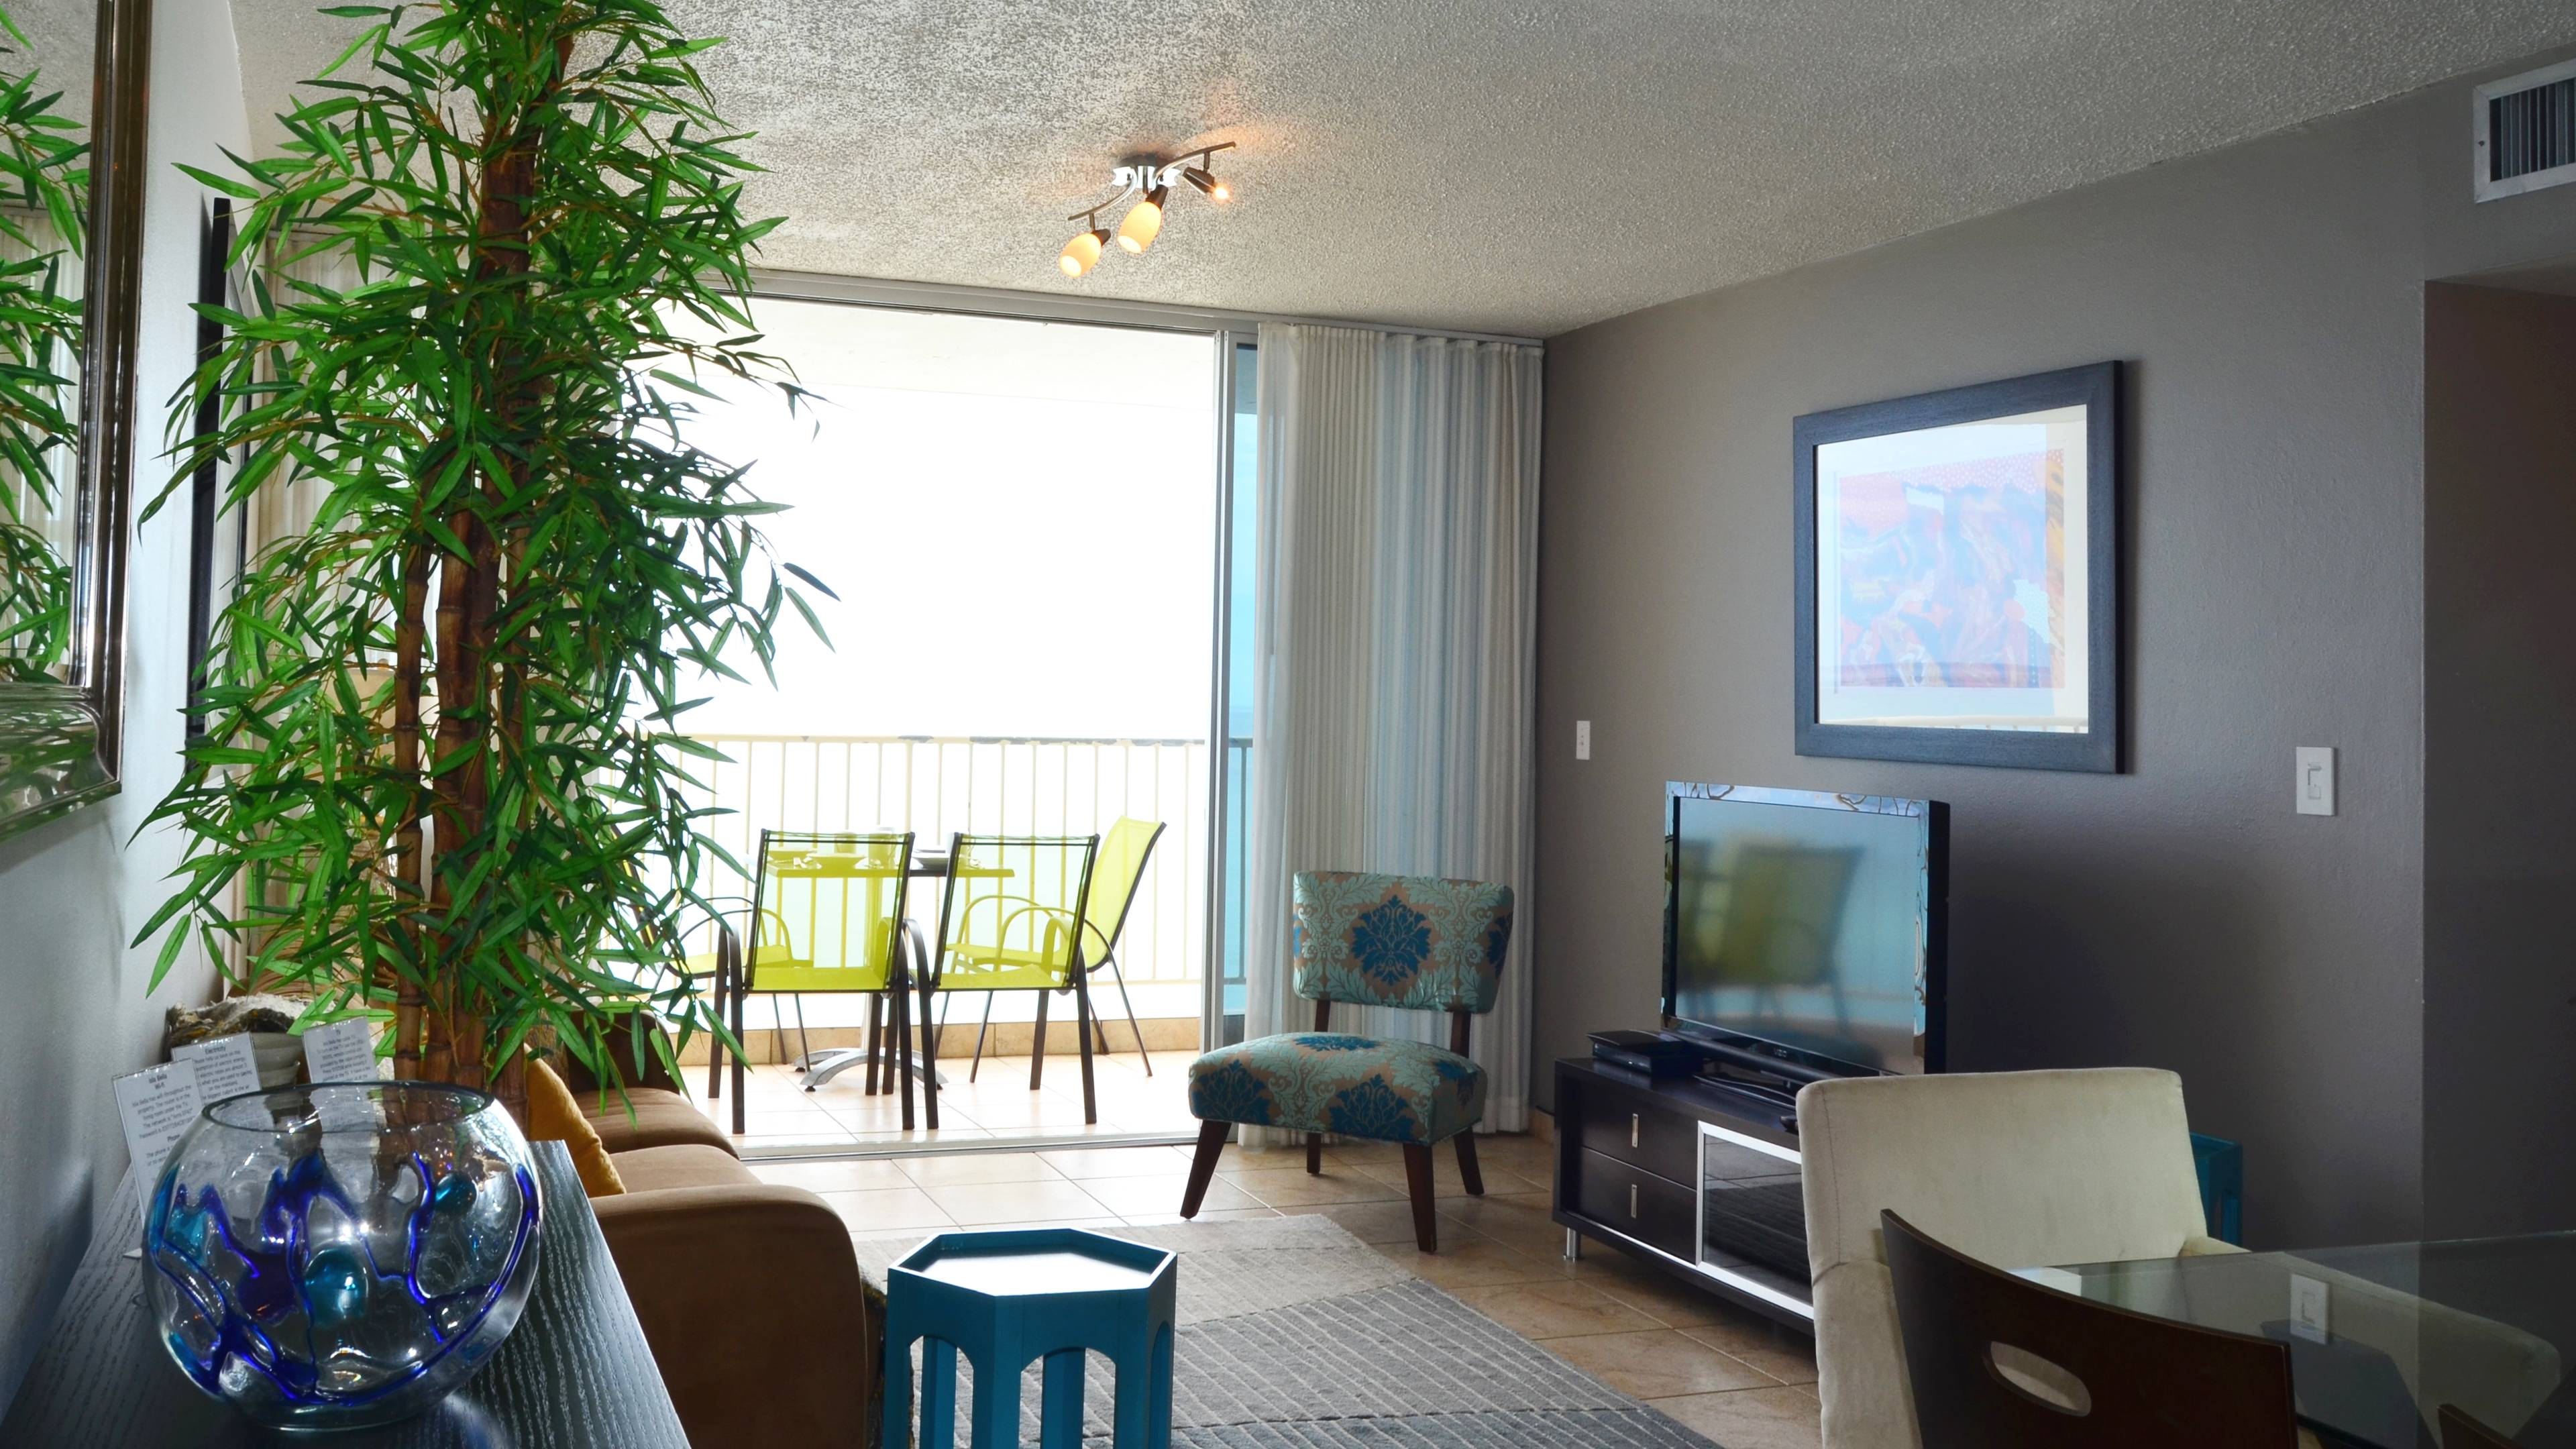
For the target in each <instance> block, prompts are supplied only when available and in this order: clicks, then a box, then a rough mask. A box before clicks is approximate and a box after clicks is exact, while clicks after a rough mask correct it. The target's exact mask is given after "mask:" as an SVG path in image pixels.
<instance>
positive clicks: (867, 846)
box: [731, 830, 913, 1129]
mask: <svg viewBox="0 0 2576 1449" xmlns="http://www.w3.org/2000/svg"><path fill="white" fill-rule="evenodd" d="M912 840H913V837H912V834H911V832H909V831H904V832H893V831H887V832H881V833H875V834H812V833H803V832H794V831H784V830H763V831H761V832H760V855H759V860H758V863H757V865H756V866H755V873H754V876H753V883H752V911H751V929H750V945H749V947H748V949H746V950H745V951H744V952H743V953H742V960H741V964H740V966H739V967H738V968H736V969H737V970H738V972H739V979H738V980H737V981H736V982H734V983H733V989H732V993H731V995H732V1000H733V1018H734V1019H733V1027H734V1037H735V1040H736V1042H737V1043H738V1042H739V1041H740V1040H741V1037H742V1026H743V1023H742V1003H743V998H745V997H747V996H755V995H760V996H769V997H771V998H773V1003H772V1008H771V1018H772V1020H778V1019H779V1018H778V1013H777V1010H776V1006H775V1001H774V998H776V997H778V996H782V995H785V996H795V997H796V998H797V1003H796V1017H797V1027H798V1030H799V1032H800V1034H801V1033H802V1031H803V1028H804V1018H805V1003H804V999H803V997H804V993H806V992H825V993H833V992H837V993H857V994H866V995H869V996H872V997H874V998H876V1000H875V1001H874V1002H872V1003H871V1011H870V1031H869V1041H868V1045H867V1047H866V1053H867V1057H868V1061H869V1069H868V1091H870V1092H871V1093H873V1092H875V1091H877V1090H878V1087H879V1073H878V1064H879V1061H880V1059H881V1058H882V1056H883V1053H884V1040H883V1037H884V1033H883V1030H882V1027H881V1026H880V1025H879V1023H880V1020H881V1017H882V1016H883V1015H884V1014H887V1011H888V1008H891V1015H892V1016H893V1019H894V1020H893V1032H892V1036H893V1043H892V1049H893V1055H892V1060H891V1062H890V1063H888V1066H889V1068H890V1069H889V1070H888V1071H887V1072H886V1073H885V1075H884V1079H883V1080H884V1086H885V1087H886V1088H887V1089H888V1090H894V1089H897V1088H898V1087H899V1089H900V1090H901V1091H902V1093H903V1125H904V1126H905V1128H906V1129H909V1128H910V1127H911V1126H912V1087H911V1081H910V1074H909V1068H910V1065H911V1036H912V1018H911V1006H910V998H909V994H908V989H909V987H910V986H911V984H912V973H911V972H910V971H909V970H908V969H907V967H906V960H905V956H906V953H905V950H904V946H903V937H904V929H903V928H904V906H905V893H906V885H907V883H908V877H909V873H910V869H911V864H912ZM782 1024H783V1023H782ZM800 1041H801V1042H802V1044H803V1045H805V1046H806V1047H807V1048H808V1049H807V1050H806V1052H805V1053H804V1054H803V1055H802V1056H800V1057H799V1058H798V1065H799V1066H800V1067H802V1068H804V1069H805V1070H806V1071H807V1073H808V1083H807V1089H808V1090H811V1089H812V1088H813V1087H814V1086H816V1085H819V1084H820V1083H821V1082H822V1081H823V1080H826V1079H828V1077H829V1075H830V1073H831V1072H833V1071H837V1070H839V1069H840V1067H841V1066H842V1065H845V1064H846V1059H848V1058H850V1057H851V1056H853V1055H854V1054H853V1053H851V1052H848V1051H843V1052H827V1053H821V1054H817V1053H815V1052H814V1051H812V1050H811V1045H812V1044H811V1042H810V1041H803V1040H802V1038H801V1035H800ZM827 1058H828V1059H832V1060H828V1061H827V1060H826V1059H827ZM817 1068H825V1069H826V1070H824V1071H823V1072H822V1074H821V1075H815V1071H816V1069H817ZM742 1071H743V1062H742V1058H741V1055H740V1054H739V1053H736V1054H735V1056H734V1071H733V1076H734V1092H735V1097H734V1101H735V1103H736V1110H737V1112H739V1110H740V1104H741V1101H742V1097H741V1092H742Z"/></svg>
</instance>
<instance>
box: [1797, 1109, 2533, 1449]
mask: <svg viewBox="0 0 2576 1449" xmlns="http://www.w3.org/2000/svg"><path fill="white" fill-rule="evenodd" d="M1798 1138H1799V1144H1800V1148H1801V1152H1802V1155H1803V1156H1804V1157H1805V1159H1806V1197H1807V1258H1808V1266H1809V1268H1810V1269H1811V1270H1812V1272H1813V1273H1814V1275H1815V1304H1816V1366H1817V1370H1818V1380H1819V1382H1818V1384H1817V1391H1818V1393H1819V1395H1820V1396H1821V1397H1822V1398H1823V1399H1824V1403H1825V1410H1824V1438H1825V1449H1921V1444H1922V1439H1921V1437H1920V1436H1919V1435H1918V1434H1917V1433H1916V1431H1915V1427H1914V1404H1913V1399H1912V1396H1911V1394H1910V1393H1909V1392H1908V1390H1907V1387H1906V1378H1905V1354H1904V1347H1903V1344H1902V1342H1901V1341H1900V1340H1899V1338H1898V1336H1897V1326H1896V1295H1895V1291H1894V1288H1893V1286H1892V1284H1891V1281H1890V1279H1889V1277H1888V1271H1887V1257H1886V1252H1885V1249H1884V1246H1883V1244H1882V1242H1881V1240H1880V1237H1879V1216H1878V1215H1879V1213H1880V1211H1881V1210H1882V1209H1888V1208H1893V1209H1895V1211H1896V1212H1897V1213H1898V1214H1899V1215H1901V1216H1902V1217H1904V1218H1905V1219H1906V1220H1907V1221H1908V1222H1911V1223H1913V1224H1914V1225H1915V1226H1917V1227H1919V1228H1921V1229H1922V1230H1923V1231H1925V1232H1927V1233H1930V1234H1932V1235H1933V1236H1935V1237H1937V1238H1939V1239H1941V1240H1942V1241H1943V1242H1945V1243H1947V1244H1949V1245H1950V1246H1952V1247H1954V1248H1956V1249H1958V1250H1959V1251H1960V1252H1962V1253H1965V1254H1967V1255H1968V1256H1970V1257H1972V1258H1977V1259H1979V1260H1981V1261H1984V1262H1987V1263H1991V1264H1993V1265H1995V1266H1997V1267H2001V1268H2026V1267H2037V1266H2043V1265H2064V1264H2074V1263H2105V1262H2114V1261H2120V1260H2127V1259H2137V1258H2164V1257H2176V1256H2188V1255H2192V1254H2198V1253H2232V1252H2236V1251H2238V1250H2237V1249H2235V1248H2232V1247H2230V1246H2228V1245H2227V1244H2225V1243H2222V1242H2220V1241H2218V1240H2217V1239H2215V1238H2211V1237H2208V1236H2205V1220H2204V1219H2203V1217H2202V1215H2201V1202H2200V1186H2199V1180H2198V1177H2197V1175H2196V1174H2195V1173H2194V1171H2193V1168H2192V1160H2191V1132H2190V1128H2189V1127H2188V1126H2187V1125H2186V1122H2185V1119H2184V1116H2183V1102H2182V1079H2181V1078H2180V1077H2177V1076H2175V1075H2174V1074H2173V1073H2171V1072H2162V1071H2151V1070H2147V1069H2144V1068H2128V1067H2122V1068H2112V1069H2105V1070H2096V1071H2064V1072H1995V1073H1961V1074H1957V1075H1951V1076H1926V1077H1863V1078H1854V1079H1849V1080H1843V1081H1831V1082H1818V1083H1816V1084H1814V1085H1813V1086H1810V1087H1808V1088H1806V1089H1805V1090H1804V1091H1801V1092H1800V1093H1799V1094H1798ZM2317 1276H2319V1277H2322V1278H2325V1279H2326V1280H2327V1281H2328V1283H2329V1285H2330V1286H2331V1287H2332V1289H2333V1292H2334V1302H2335V1310H2334V1311H2335V1317H2336V1324H2337V1328H2336V1332H2337V1333H2338V1334H2339V1335H2340V1334H2349V1335H2350V1336H2352V1337H2355V1338H2358V1339H2360V1340H2361V1341H2363V1342H2366V1343H2372V1344H2376V1345H2380V1346H2383V1347H2384V1348H2387V1349H2389V1350H2391V1351H2392V1357H2393V1358H2394V1359H2395V1361H2396V1363H2397V1366H2398V1369H2399V1372H2400V1373H2401V1374H2402V1375H2404V1376H2405V1378H2406V1380H2407V1387H2408V1388H2409V1389H2410V1390H2412V1389H2413V1388H2414V1387H2415V1384H2416V1381H2417V1378H2418V1376H2419V1373H2420V1371H2421V1370H2422V1368H2423V1367H2424V1366H2425V1365H2428V1364H2433V1363H2436V1362H2439V1363H2441V1364H2443V1365H2445V1371H2444V1372H2443V1373H2442V1374H2441V1375H2440V1377H2441V1381H2442V1382H2444V1383H2446V1384H2450V1385H2454V1386H2457V1387H2459V1388H2460V1389H2461V1390H2462V1392H2461V1393H2460V1394H2459V1395H2456V1397H2460V1398H2462V1399H2464V1400H2465V1401H2466V1402H2464V1403H2463V1407H2466V1408H2469V1409H2470V1410H2471V1411H2472V1412H2476V1413H2478V1414H2479V1415H2480V1416H2481V1417H2482V1418H2485V1419H2486V1420H2487V1421H2488V1422H2490V1423H2509V1424H2518V1423H2521V1422H2522V1420H2523V1419H2524V1418H2525V1417H2527V1416H2528V1415H2529V1414H2530V1413H2531V1411H2532V1409H2533V1408H2534V1407H2536V1406H2537V1405H2538V1404H2539V1403H2540V1402H2541V1400H2542V1399H2544V1398H2546V1397H2547V1396H2548V1394H2549V1392H2550V1390H2551V1388H2552V1387H2553V1386H2554V1385H2555V1384H2556V1383H2557V1382H2558V1376H2559V1375H2558V1356H2557V1353H2556V1351H2555V1350H2553V1349H2551V1348H2550V1347H2549V1345H2548V1344H2547V1343H2545V1342H2543V1341H2541V1340H2539V1339H2537V1338H2534V1337H2532V1336H2531V1335H2529V1334H2526V1333H2523V1332H2521V1331H2520V1330H2517V1329H2514V1328H2510V1327H2507V1326H2505V1325H2503V1324H2499V1323H2494V1322H2490V1321H2488V1320H2486V1319H2482V1318H2477V1317H2474V1316H2472V1315H2470V1314H2465V1313H2459V1312H2455V1311H2453V1310H2451V1309H2447V1308H2443V1307H2441V1306H2440V1305H2438V1304H2433V1303H2427V1302H2425V1301H2423V1300H2421V1299H2417V1298H2412V1297H2409V1296H2407V1295H2405V1294H2403V1293H2398V1292H2395V1291H2393V1290H2390V1289H2387V1288H2384V1287H2380V1286H2378V1285H2376V1284H2369V1283H2363V1282H2361V1281H2359V1280H2357V1279H2353V1278H2349V1277H2347V1276H2345V1275H2343V1274H2339V1273H2332V1272H2328V1271H2325V1270H2319V1271H2318V1273H2317ZM2212 1288H2213V1290H2216V1291H2224V1290H2223V1289H2221V1288H2220V1286H2219V1285H2218V1284H2216V1283H2213V1284H2212ZM2201 1306H2202V1307H2203V1309H2204V1310H2208V1309H2212V1308H2215V1307H2216V1306H2217V1305H2201ZM2287 1309H2288V1304H2287V1303H2285V1302H2278V1303H2276V1302H2269V1301H2266V1302H2261V1303H2255V1302H2247V1303H2245V1304H2243V1305H2236V1306H2232V1307H2231V1308H2230V1310H2229V1311H2230V1313H2231V1315H2232V1316H2235V1317H2238V1318H2241V1319H2242V1320H2243V1321H2242V1322H2240V1323H2237V1324H2234V1325H2231V1326H2233V1327H2236V1328H2238V1329H2239V1330H2240V1331H2245V1332H2254V1331H2258V1330H2259V1327H2260V1325H2261V1324H2262V1323H2263V1322H2264V1321H2265V1320H2267V1319H2278V1318H2281V1317H2284V1316H2285V1315H2286V1312H2287ZM2031 1347H2034V1348H2036V1347H2039V1346H2038V1345H2032V1346H2031ZM2464 1365H2473V1366H2474V1368H2473V1369H2469V1370H2465V1371H2464V1369H2463V1367H2462V1366H2464ZM2040 1368H2041V1369H2042V1371H2043V1373H2044V1371H2045V1365H2042V1366H2040ZM2029 1387H2032V1388H2033V1389H2034V1390H2035V1391H2038V1392H2041V1393H2043V1394H2045V1393H2046V1391H2047V1384H2046V1382H2045V1380H2044V1378H2043V1380H2042V1381H2041V1382H2038V1383H2034V1384H2031V1385H2029ZM2303 1442H2304V1441H2303Z"/></svg>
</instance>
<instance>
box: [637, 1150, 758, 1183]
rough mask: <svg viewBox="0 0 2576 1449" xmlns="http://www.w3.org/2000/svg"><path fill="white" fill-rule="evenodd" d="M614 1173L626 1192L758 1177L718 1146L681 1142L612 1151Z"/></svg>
mask: <svg viewBox="0 0 2576 1449" xmlns="http://www.w3.org/2000/svg"><path fill="white" fill-rule="evenodd" d="M611 1160H612V1161H614V1162H615V1163H616V1164H617V1176H618V1178H619V1179H620V1180H621V1181H623V1182H624V1183H625V1184H626V1190H627V1191H628V1192H630V1193H637V1192H655V1191H658V1190H660V1189H663V1188H671V1187H739V1186H742V1185H744V1184H746V1183H758V1182H759V1181H760V1179H759V1178H758V1177H756V1176H754V1175H753V1174H752V1171H751V1169H750V1168H748V1167H745V1166H743V1165H742V1160H741V1159H740V1158H738V1157H735V1156H734V1155H733V1154H732V1153H730V1152H727V1151H725V1150H724V1149H723V1148H721V1147H709V1146H706V1145H704V1144H703V1143H696V1142H683V1143H679V1144H677V1145H675V1146H671V1147H641V1148H637V1149H636V1150H635V1151H633V1152H620V1153H615V1154H613V1155H612V1157H611Z"/></svg>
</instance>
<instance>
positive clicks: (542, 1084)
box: [527, 1060, 626, 1197]
mask: <svg viewBox="0 0 2576 1449" xmlns="http://www.w3.org/2000/svg"><path fill="white" fill-rule="evenodd" d="M527 1084H528V1140H529V1141H531V1142H560V1143H562V1144H563V1145H564V1150H565V1151H566V1152H567V1153H569V1154H571V1156H572V1167H573V1171H574V1172H575V1173H576V1174H578V1175H579V1176H580V1178H581V1190H582V1193H583V1195H585V1196H588V1197H615V1196H617V1195H618V1194H619V1193H621V1192H624V1191H625V1190H626V1185H625V1183H624V1182H622V1181H620V1180H619V1178H618V1176H617V1164H616V1163H614V1162H612V1161H610V1160H609V1156H608V1149H607V1148H605V1147H603V1146H601V1145H600V1141H599V1131H598V1129H597V1128H594V1127H592V1126H591V1125H590V1119H589V1118H587V1117H584V1116H583V1115H582V1114H581V1106H580V1104H579V1103H577V1102H575V1101H574V1100H573V1095H572V1092H571V1090H570V1089H569V1088H567V1087H565V1086H564V1084H563V1078H561V1077H558V1076H556V1075H555V1069H554V1068H552V1067H550V1066H547V1065H546V1064H545V1063H544V1062H542V1061H536V1060H531V1061H529V1063H528V1071H527Z"/></svg>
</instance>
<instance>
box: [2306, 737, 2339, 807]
mask: <svg viewBox="0 0 2576 1449" xmlns="http://www.w3.org/2000/svg"><path fill="white" fill-rule="evenodd" d="M2298 792H2299V794H2298V802H2299V813H2300V814H2302V815H2332V814H2333V813H2335V752H2334V750H2333V749H2332V748H2331V747H2330V746H2326V745H2301V746H2299V783H2298Z"/></svg>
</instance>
